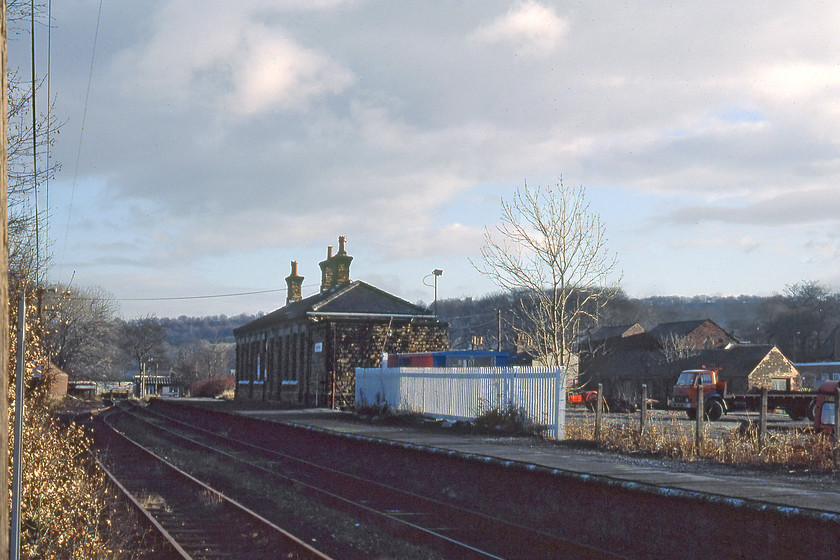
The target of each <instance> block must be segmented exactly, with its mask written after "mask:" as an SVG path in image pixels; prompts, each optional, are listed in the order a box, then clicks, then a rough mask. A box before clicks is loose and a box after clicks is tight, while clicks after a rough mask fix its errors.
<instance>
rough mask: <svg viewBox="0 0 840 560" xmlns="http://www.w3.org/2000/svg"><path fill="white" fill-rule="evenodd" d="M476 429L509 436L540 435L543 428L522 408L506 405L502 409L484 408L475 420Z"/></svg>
mask: <svg viewBox="0 0 840 560" xmlns="http://www.w3.org/2000/svg"><path fill="white" fill-rule="evenodd" d="M475 425H476V426H477V427H478V428H481V429H485V430H491V431H497V432H505V433H511V434H527V435H541V434H542V433H543V432H545V426H542V425H539V424H537V423H536V422H534V421H533V420H532V419H531V418H530V417H529V416H528V413H527V412H525V409H523V408H522V407H517V406H516V405H514V404H513V403H508V404H507V406H505V407H504V408H499V407H495V408H491V407H486V408H484V409H483V410H481V411H480V412H479V414H478V416H476V418H475Z"/></svg>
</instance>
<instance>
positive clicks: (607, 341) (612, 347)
mask: <svg viewBox="0 0 840 560" xmlns="http://www.w3.org/2000/svg"><path fill="white" fill-rule="evenodd" d="M658 348H660V344H659V342H658V341H657V339H656V338H654V337H653V336H651V335H650V334H649V333H648V332H646V331H645V329H644V327H642V326H641V325H640V324H639V323H633V324H632V325H618V326H598V327H596V328H594V329H592V330H590V331H588V332H587V333H586V334H585V335H584V336H582V337H581V338H580V341H579V342H578V352H580V353H581V354H582V355H598V354H607V353H609V352H616V351H621V350H656V349H658Z"/></svg>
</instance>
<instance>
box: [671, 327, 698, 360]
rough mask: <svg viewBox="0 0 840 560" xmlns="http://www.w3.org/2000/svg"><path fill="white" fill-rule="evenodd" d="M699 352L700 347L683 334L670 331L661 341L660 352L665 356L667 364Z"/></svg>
mask: <svg viewBox="0 0 840 560" xmlns="http://www.w3.org/2000/svg"><path fill="white" fill-rule="evenodd" d="M699 353H700V349H699V348H697V347H696V346H695V345H694V344H692V343H691V341H690V340H688V338H686V337H684V336H677V335H676V334H674V333H671V334H670V335H668V336H667V337H665V339H664V340H663V341H662V354H663V355H664V356H665V361H666V362H668V363H669V364H670V363H673V362H676V361H678V360H682V359H685V358H690V357H692V356H696V355H698V354H699Z"/></svg>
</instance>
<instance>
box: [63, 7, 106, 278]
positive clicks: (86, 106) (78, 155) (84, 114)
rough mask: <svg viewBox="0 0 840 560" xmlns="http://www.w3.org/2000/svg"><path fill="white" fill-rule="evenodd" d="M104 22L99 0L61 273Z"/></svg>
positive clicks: (68, 210) (68, 206) (65, 230)
mask: <svg viewBox="0 0 840 560" xmlns="http://www.w3.org/2000/svg"><path fill="white" fill-rule="evenodd" d="M101 20H102V0H99V11H98V12H97V14H96V30H95V31H94V34H93V49H92V51H91V54H90V71H89V72H88V83H87V91H86V92H85V105H84V108H83V110H82V126H81V129H80V130H79V148H78V149H77V150H76V167H75V169H74V170H73V184H72V185H71V187H70V203H69V204H68V205H67V226H66V227H65V229H64V245H63V247H62V249H61V261H60V265H59V273H60V271H61V267H62V266H64V255H65V252H66V251H67V238H68V237H69V235H70V217H71V215H72V212H73V199H74V198H75V196H76V183H77V180H78V177H79V160H80V159H81V156H82V140H83V139H84V135H85V120H86V119H87V108H88V100H89V99H90V84H91V83H92V82H93V62H94V60H95V59H96V43H97V41H98V39H99V23H100V21H101Z"/></svg>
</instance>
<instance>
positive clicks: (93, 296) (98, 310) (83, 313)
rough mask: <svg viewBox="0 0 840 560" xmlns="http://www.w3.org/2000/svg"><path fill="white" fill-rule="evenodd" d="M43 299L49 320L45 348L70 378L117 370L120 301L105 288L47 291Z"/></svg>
mask: <svg viewBox="0 0 840 560" xmlns="http://www.w3.org/2000/svg"><path fill="white" fill-rule="evenodd" d="M45 296H46V297H45V298H43V301H42V302H41V305H42V306H43V316H44V319H45V320H46V321H47V333H46V341H45V342H46V349H47V351H48V353H49V356H50V359H51V360H52V362H53V363H54V364H55V365H57V366H58V367H60V368H61V369H63V370H64V371H66V372H67V373H68V374H69V375H70V377H71V378H86V379H107V378H111V377H113V376H114V375H115V374H116V373H117V372H116V371H115V370H116V369H117V356H116V348H115V342H116V340H115V338H116V332H115V331H116V328H115V317H116V314H117V307H118V306H117V303H116V301H115V300H114V298H113V296H112V295H111V294H109V293H107V292H106V291H105V290H103V289H102V288H97V287H88V288H84V287H82V288H77V289H74V290H73V291H72V292H68V291H63V292H59V293H53V292H47V293H46V294H45Z"/></svg>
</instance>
